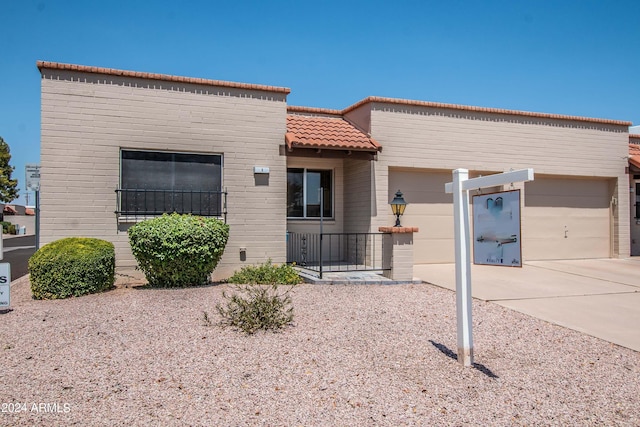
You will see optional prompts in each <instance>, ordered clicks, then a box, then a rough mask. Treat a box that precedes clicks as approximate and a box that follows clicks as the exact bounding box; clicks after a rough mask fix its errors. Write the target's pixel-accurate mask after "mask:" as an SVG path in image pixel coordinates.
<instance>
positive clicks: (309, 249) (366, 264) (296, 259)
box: [287, 232, 391, 278]
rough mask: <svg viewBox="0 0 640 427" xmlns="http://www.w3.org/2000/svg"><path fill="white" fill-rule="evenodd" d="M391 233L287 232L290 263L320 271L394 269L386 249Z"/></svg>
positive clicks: (288, 260)
mask: <svg viewBox="0 0 640 427" xmlns="http://www.w3.org/2000/svg"><path fill="white" fill-rule="evenodd" d="M390 236H391V235H390V234H388V233H293V232H287V262H288V263H295V264H296V265H297V266H299V267H301V268H304V269H306V270H310V271H313V272H315V273H317V274H319V277H320V278H322V275H323V273H330V272H347V271H383V270H391V263H390V260H385V259H384V250H385V248H386V247H387V245H390V244H391V241H390Z"/></svg>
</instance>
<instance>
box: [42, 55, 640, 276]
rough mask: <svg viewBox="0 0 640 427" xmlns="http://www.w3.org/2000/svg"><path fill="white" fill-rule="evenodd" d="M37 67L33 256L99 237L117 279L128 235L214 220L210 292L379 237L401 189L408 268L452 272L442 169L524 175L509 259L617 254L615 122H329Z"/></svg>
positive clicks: (200, 85)
mask: <svg viewBox="0 0 640 427" xmlns="http://www.w3.org/2000/svg"><path fill="white" fill-rule="evenodd" d="M37 66H38V68H39V70H40V72H41V75H42V79H41V83H42V88H41V90H42V139H41V173H42V181H41V199H40V200H41V203H40V206H41V242H42V244H45V243H48V242H51V241H53V240H56V239H59V238H62V237H67V236H92V237H98V238H103V239H106V240H109V241H111V242H113V243H114V244H115V246H116V254H117V265H118V267H128V268H130V267H133V266H135V260H134V259H133V257H132V255H131V251H130V248H129V244H128V236H127V233H126V230H127V228H128V227H129V226H130V225H131V224H132V223H134V222H135V221H138V220H140V219H141V218H145V217H149V216H152V215H156V214H160V213H162V212H164V211H172V210H183V211H191V212H193V213H198V214H206V215H216V216H219V217H221V218H223V219H225V220H226V221H227V223H228V224H229V225H230V227H231V228H230V230H231V231H230V240H229V243H228V245H227V248H226V250H225V254H224V256H223V258H222V261H221V263H220V265H219V266H218V268H217V269H216V272H215V273H214V276H215V277H218V278H222V277H226V276H228V275H230V274H231V273H232V272H233V271H234V270H236V269H238V268H239V267H241V266H242V265H245V264H253V263H258V262H263V261H265V260H266V259H269V258H271V259H272V260H273V261H274V262H278V263H279V262H284V261H285V260H287V247H288V245H290V243H291V242H290V241H289V237H290V236H291V235H293V234H295V233H317V232H318V231H319V229H320V227H322V229H323V233H335V234H345V233H375V232H377V231H378V230H379V228H380V227H383V226H391V225H393V224H394V220H395V217H394V216H393V214H392V212H391V209H390V207H389V202H390V200H391V199H392V198H393V197H394V194H395V193H396V191H398V190H401V191H402V193H403V194H404V198H405V200H406V201H407V202H408V207H407V209H406V212H405V214H404V216H403V217H402V223H403V225H408V226H415V227H418V229H419V232H418V233H415V235H414V236H413V245H414V251H413V262H414V263H416V264H419V263H442V262H453V260H454V247H453V209H452V200H453V198H452V195H451V194H446V193H445V191H444V186H445V183H447V182H450V181H451V180H452V170H454V169H458V168H465V169H469V171H470V176H472V177H473V176H480V175H489V174H494V173H500V172H504V171H509V170H517V169H522V168H533V169H534V171H535V180H534V181H531V182H527V183H514V184H513V185H512V186H505V187H507V188H506V189H508V188H512V187H513V188H518V189H520V190H521V195H522V197H521V205H522V209H521V211H522V223H521V231H522V257H523V259H524V260H548V259H576V258H607V257H626V256H629V251H630V242H631V237H630V223H629V220H628V216H627V212H629V211H630V209H631V206H630V203H629V187H628V185H629V182H630V181H629V179H630V175H628V172H629V169H628V166H629V164H628V161H627V158H628V155H629V130H628V129H629V126H630V123H628V122H624V121H617V120H609V119H597V118H586V117H576V116H564V115H558V114H547V113H533V112H524V111H513V110H503V109H496V108H484V107H473V106H465V105H453V104H442V103H435V102H425V101H413V100H405V99H394V98H381V97H368V98H365V99H363V100H361V101H359V102H356V103H355V104H353V105H351V106H348V107H346V108H344V109H343V110H329V109H322V108H310V107H299V106H290V105H287V95H288V94H289V93H290V90H289V89H288V88H284V87H274V86H265V85H256V84H246V83H234V82H227V81H217V80H207V79H201V78H189V77H178V76H172V75H163V74H152V73H144V72H134V71H124V70H116V69H110V68H97V67H89V66H82V65H71V64H62V63H56V62H42V61H39V62H38V63H37ZM495 190H498V189H495ZM178 198H180V200H179V201H178ZM167 200H169V201H167ZM70 201H74V203H75V204H78V203H80V204H81V205H82V206H83V209H69V205H70Z"/></svg>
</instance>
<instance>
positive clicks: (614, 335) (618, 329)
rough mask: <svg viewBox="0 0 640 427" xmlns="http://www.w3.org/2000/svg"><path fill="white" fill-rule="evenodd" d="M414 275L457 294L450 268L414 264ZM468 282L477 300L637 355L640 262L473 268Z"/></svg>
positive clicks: (639, 348) (639, 342) (639, 344)
mask: <svg viewBox="0 0 640 427" xmlns="http://www.w3.org/2000/svg"><path fill="white" fill-rule="evenodd" d="M414 275H415V276H416V277H419V278H421V279H422V280H424V281H425V282H428V283H432V284H434V285H437V286H441V287H444V288H447V289H451V290H455V265H454V264H420V265H416V266H414ZM471 281H472V282H471V292H472V295H473V296H474V297H475V298H478V299H482V300H485V301H492V302H495V303H497V304H500V305H502V306H505V307H508V308H511V309H513V310H516V311H519V312H521V313H525V314H528V315H531V316H534V317H537V318H539V319H542V320H546V321H548V322H551V323H555V324H557V325H561V326H564V327H567V328H570V329H574V330H576V331H580V332H584V333H586V334H589V335H592V336H595V337H598V338H601V339H603V340H606V341H609V342H612V343H615V344H618V345H621V346H623V347H627V348H631V349H633V350H636V351H640V259H639V258H629V259H595V260H563V261H531V262H526V263H525V265H524V266H523V267H522V268H509V267H495V266H485V265H472V267H471Z"/></svg>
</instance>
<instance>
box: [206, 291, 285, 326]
mask: <svg viewBox="0 0 640 427" xmlns="http://www.w3.org/2000/svg"><path fill="white" fill-rule="evenodd" d="M279 287H280V285H277V284H273V285H255V284H254V285H241V286H236V287H235V289H236V291H237V292H236V293H233V294H231V295H228V294H227V293H226V292H223V293H222V296H223V298H225V299H226V300H227V302H226V304H225V306H222V305H220V304H218V305H217V306H216V309H217V310H218V313H220V315H221V316H222V319H223V320H222V324H223V325H225V326H234V327H236V328H238V329H240V330H242V331H243V332H245V333H246V334H253V333H255V332H257V331H258V330H260V329H263V330H269V329H271V330H277V329H281V328H283V327H284V326H286V325H288V324H289V323H291V322H292V321H293V306H292V304H291V296H290V295H289V292H290V291H291V289H292V288H293V286H289V287H288V289H287V290H286V291H284V292H282V291H281V290H280V288H279Z"/></svg>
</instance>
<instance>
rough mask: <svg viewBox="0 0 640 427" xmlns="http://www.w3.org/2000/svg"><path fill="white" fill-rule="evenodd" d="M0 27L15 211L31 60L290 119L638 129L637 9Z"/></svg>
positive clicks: (283, 4)
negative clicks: (346, 114) (412, 104)
mask: <svg viewBox="0 0 640 427" xmlns="http://www.w3.org/2000/svg"><path fill="white" fill-rule="evenodd" d="M0 17H1V21H0V22H2V25H0V100H1V102H0V136H2V137H3V138H4V139H5V141H7V142H8V143H9V145H10V147H11V154H12V162H11V163H12V165H13V166H15V168H16V170H15V172H14V174H13V177H14V178H18V180H19V186H20V188H21V194H22V196H21V198H20V199H19V200H18V201H17V202H19V203H23V202H24V201H25V198H24V188H25V185H24V176H25V173H24V165H25V164H26V163H37V162H39V159H40V154H39V152H40V74H39V72H38V70H37V68H36V65H35V64H36V61H37V60H46V61H55V62H65V63H73V64H82V65H91V66H100V67H109V68H118V69H126V70H135V71H146V72H153V73H164V74H174V75H182V76H190V77H202V78H208V79H217V80H230V81H238V82H247V83H258V84H268V85H276V86H285V87H289V88H291V90H292V91H291V94H290V95H289V97H288V104H290V105H303V106H311V107H324V108H336V109H342V108H344V107H347V106H349V105H351V104H353V103H355V102H357V101H359V100H360V99H362V98H365V97H367V96H371V95H373V96H387V97H393V98H406V99H416V100H423V101H435V102H446V103H455V104H465V105H478V106H485V107H495V108H507V109H516V110H525V111H539V112H548V113H557V114H567V115H578V116H588V117H598V118H610V119H617V120H626V121H630V122H633V123H634V124H635V125H637V124H639V123H640V25H638V19H639V18H640V1H637V0H625V1H623V0H619V1H616V0H606V1H605V0H602V1H592V0H565V1H557V0H553V1H546V0H540V1H538V0H536V1H531V0H527V1H524V0H522V1H520V0H504V1H490V0H486V1H480V0H478V1H456V0H449V1H445V0H441V1H431V0H422V1H420V0H417V1H403V0H394V1H391V0H389V1H378V0H368V1H349V0H341V1H333V0H330V1H320V0H317V1H303V0H299V1H293V0H290V1H283V0H272V1H269V0H261V1H247V0H232V1H216V0H210V1H204V0H197V1H164V0H154V1H142V0H110V1H108V2H103V1H100V2H99V1H91V0H48V1H45V0H0ZM32 200H33V199H32ZM76 202H79V201H76Z"/></svg>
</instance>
